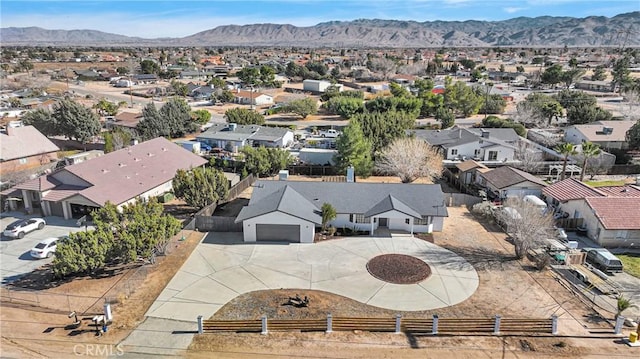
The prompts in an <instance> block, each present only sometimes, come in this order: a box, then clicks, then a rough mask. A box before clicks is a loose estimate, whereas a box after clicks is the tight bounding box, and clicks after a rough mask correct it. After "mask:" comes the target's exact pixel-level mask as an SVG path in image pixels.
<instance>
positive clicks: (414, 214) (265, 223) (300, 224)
mask: <svg viewBox="0 0 640 359" xmlns="http://www.w3.org/2000/svg"><path fill="white" fill-rule="evenodd" d="M324 203H329V204H331V205H332V206H333V208H335V210H336V213H337V216H336V218H335V219H333V220H332V221H330V222H329V225H330V226H333V227H335V228H338V229H340V228H349V229H352V230H358V231H367V232H369V233H370V234H371V235H373V233H374V232H375V231H376V230H377V229H378V228H387V229H389V230H400V231H406V232H410V233H412V234H413V233H416V232H428V233H431V232H433V231H441V230H442V227H443V224H444V218H445V217H447V216H448V213H447V207H446V206H445V201H444V194H443V193H442V189H441V187H440V185H436V184H406V183H356V182H309V181H257V182H256V183H255V184H254V185H253V193H252V195H251V200H250V201H249V205H247V206H245V207H244V208H242V210H241V211H240V214H239V215H238V217H237V218H236V223H242V226H243V233H244V241H245V242H256V241H288V242H300V243H312V242H313V240H314V236H315V230H316V227H320V226H321V225H322V211H321V208H322V205H323V204H324Z"/></svg>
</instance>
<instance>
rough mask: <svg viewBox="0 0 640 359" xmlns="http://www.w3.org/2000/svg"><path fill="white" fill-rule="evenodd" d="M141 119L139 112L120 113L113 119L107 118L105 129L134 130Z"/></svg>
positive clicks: (142, 117)
mask: <svg viewBox="0 0 640 359" xmlns="http://www.w3.org/2000/svg"><path fill="white" fill-rule="evenodd" d="M143 119H144V116H143V115H142V113H140V112H120V113H119V114H117V115H115V116H114V117H109V118H108V119H107V120H106V121H105V127H106V129H107V130H111V129H113V128H115V127H122V128H128V129H135V128H136V126H138V122H140V121H142V120H143Z"/></svg>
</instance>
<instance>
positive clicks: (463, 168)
mask: <svg viewBox="0 0 640 359" xmlns="http://www.w3.org/2000/svg"><path fill="white" fill-rule="evenodd" d="M456 168H457V169H458V181H459V182H460V185H461V186H462V185H465V186H468V185H470V184H472V183H476V178H477V175H478V173H481V172H486V171H490V170H489V168H487V166H485V165H483V164H482V163H478V162H476V161H474V160H467V161H464V162H460V163H457V164H456Z"/></svg>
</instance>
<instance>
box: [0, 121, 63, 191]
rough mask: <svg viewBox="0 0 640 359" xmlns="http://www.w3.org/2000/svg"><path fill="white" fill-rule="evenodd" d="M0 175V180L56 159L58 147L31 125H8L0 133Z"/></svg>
mask: <svg viewBox="0 0 640 359" xmlns="http://www.w3.org/2000/svg"><path fill="white" fill-rule="evenodd" d="M0 146H1V148H2V152H0V177H1V178H2V181H3V182H5V180H6V179H7V178H8V177H9V176H10V175H11V174H16V173H18V172H21V171H25V170H29V169H33V168H36V167H39V166H42V165H45V164H47V163H49V162H52V161H56V160H57V158H58V156H57V154H56V152H58V151H59V150H60V149H59V148H58V146H56V145H55V144H54V143H53V142H51V141H50V140H49V139H48V138H47V137H45V135H43V134H42V133H40V131H38V130H37V129H36V128H35V127H33V126H23V127H10V126H7V133H6V134H5V133H0Z"/></svg>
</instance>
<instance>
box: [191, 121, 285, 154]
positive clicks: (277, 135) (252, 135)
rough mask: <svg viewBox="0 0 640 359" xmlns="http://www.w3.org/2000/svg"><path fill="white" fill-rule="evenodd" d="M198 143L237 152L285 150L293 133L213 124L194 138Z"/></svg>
mask: <svg viewBox="0 0 640 359" xmlns="http://www.w3.org/2000/svg"><path fill="white" fill-rule="evenodd" d="M196 140H197V141H198V142H203V143H206V144H207V145H209V146H211V147H218V148H224V149H226V150H227V151H230V152H238V151H239V150H240V149H242V147H244V146H251V147H260V146H264V147H274V148H287V147H289V146H291V145H292V144H293V140H294V137H293V131H291V130H290V129H288V128H282V127H266V126H259V125H238V124H235V123H214V124H213V125H212V126H211V127H209V128H208V129H207V130H206V131H205V132H203V133H201V134H199V135H198V136H196Z"/></svg>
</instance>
